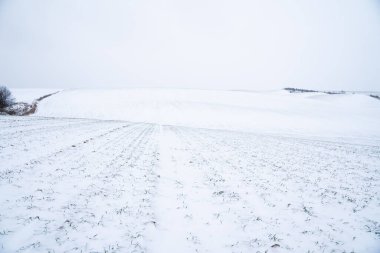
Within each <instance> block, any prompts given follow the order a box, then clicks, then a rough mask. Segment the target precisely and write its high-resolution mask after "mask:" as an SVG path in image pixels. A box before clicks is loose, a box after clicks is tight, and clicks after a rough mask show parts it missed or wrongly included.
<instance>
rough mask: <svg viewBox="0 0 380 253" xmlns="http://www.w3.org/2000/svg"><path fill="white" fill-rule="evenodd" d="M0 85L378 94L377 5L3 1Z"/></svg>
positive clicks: (359, 0) (342, 0) (345, 0)
mask: <svg viewBox="0 0 380 253" xmlns="http://www.w3.org/2000/svg"><path fill="white" fill-rule="evenodd" d="M0 84H3V85H7V86H9V87H60V88H79V87H120V86H122V87H136V86H137V87H146V86H153V87H185V88H205V89H252V90H268V89H277V88H282V87H285V86H294V87H304V88H315V89H346V90H380V0H277V1H275V0H261V1H260V0H0Z"/></svg>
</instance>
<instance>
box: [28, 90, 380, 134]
mask: <svg viewBox="0 0 380 253" xmlns="http://www.w3.org/2000/svg"><path fill="white" fill-rule="evenodd" d="M36 115H38V116H49V117H70V118H72V117H74V118H94V119H107V120H126V121H133V122H147V123H157V124H167V125H180V126H188V127H198V128H212V129H226V130H236V131H245V132H247V131H249V132H261V133H281V134H287V135H289V134H298V135H299V134H305V135H307V136H310V135H316V136H332V137H336V136H341V137H349V138H354V137H359V138H363V137H371V138H375V139H378V137H379V136H380V128H379V127H378V126H379V125H380V117H379V116H380V103H379V101H378V100H376V99H373V98H371V97H369V96H367V95H363V94H354V95H352V94H344V95H327V94H323V93H318V94H315V93H311V94H307V93H304V94H290V93H288V92H286V91H272V92H244V91H208V90H175V89H105V90H102V89H98V90H96V89H94V90H89V89H87V90H67V91H63V92H60V93H59V94H56V95H54V96H52V97H50V98H48V99H46V100H44V101H41V103H40V105H39V108H38V111H37V114H36Z"/></svg>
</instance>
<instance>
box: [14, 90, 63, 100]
mask: <svg viewBox="0 0 380 253" xmlns="http://www.w3.org/2000/svg"><path fill="white" fill-rule="evenodd" d="M60 90H62V89H25V88H11V89H10V91H11V92H12V95H13V97H14V98H15V100H16V102H25V103H29V104H30V103H32V102H33V101H34V100H35V99H37V98H40V97H42V96H44V95H47V94H51V93H54V92H57V91H60Z"/></svg>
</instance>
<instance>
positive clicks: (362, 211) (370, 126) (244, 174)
mask: <svg viewBox="0 0 380 253" xmlns="http://www.w3.org/2000/svg"><path fill="white" fill-rule="evenodd" d="M42 95H44V94H42ZM102 104H104V106H103V105H102ZM47 116H48V117H47ZM379 116H380V101H378V100H376V99H373V98H369V97H368V96H365V95H351V94H349V95H323V94H289V93H285V92H283V91H276V92H265V93H258V92H257V93H255V92H232V91H218V92H211V91H192V90H182V91H181V90H158V89H157V90H87V91H86V90H73V91H62V92H60V93H58V94H56V95H53V96H52V97H49V98H47V99H45V100H43V101H41V102H40V104H39V107H38V113H37V115H35V116H30V117H9V116H1V117H0V164H1V167H0V207H1V209H0V252H160V253H161V252H218V253H219V252H262V253H263V252H366V253H367V252H370V253H371V252H373V253H375V252H379V251H380V195H379V192H380V130H379V129H378V128H380V127H378V126H380V117H379ZM138 122H140V123H138Z"/></svg>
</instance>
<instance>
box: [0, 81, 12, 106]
mask: <svg viewBox="0 0 380 253" xmlns="http://www.w3.org/2000/svg"><path fill="white" fill-rule="evenodd" d="M13 101H14V99H13V97H12V93H11V91H10V90H9V89H8V88H7V87H5V86H0V108H4V107H7V106H10V105H12V104H13Z"/></svg>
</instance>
